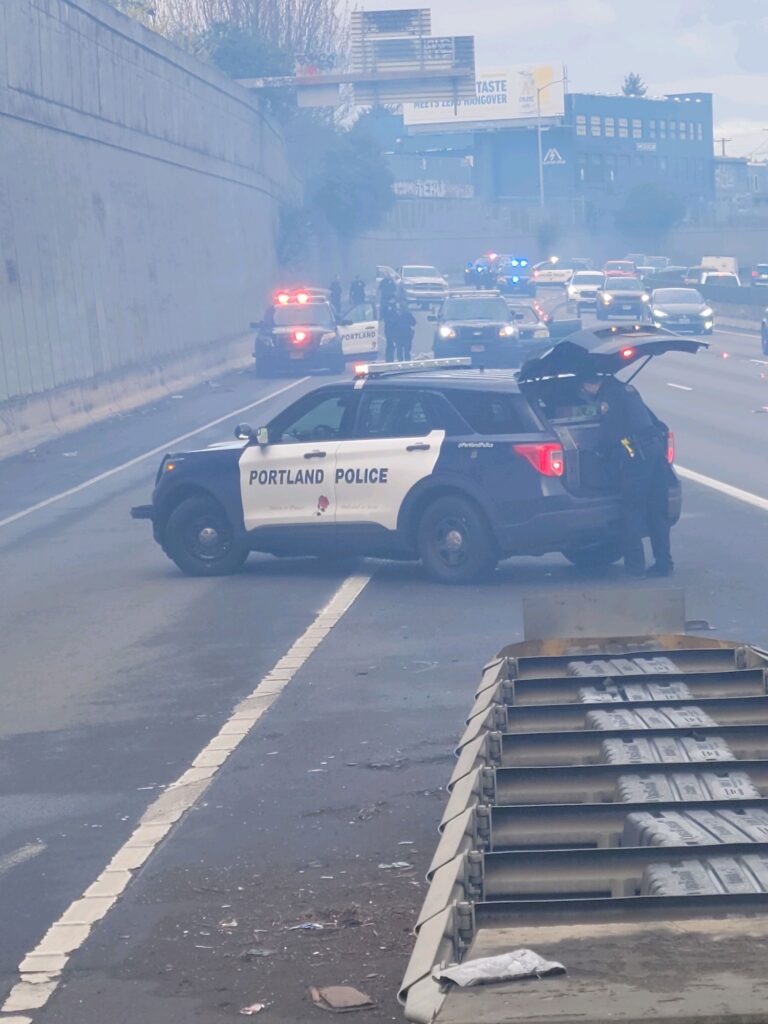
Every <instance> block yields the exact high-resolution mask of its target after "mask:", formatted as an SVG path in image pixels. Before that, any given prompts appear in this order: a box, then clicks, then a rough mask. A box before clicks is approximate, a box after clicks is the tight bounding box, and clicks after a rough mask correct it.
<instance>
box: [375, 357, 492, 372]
mask: <svg viewBox="0 0 768 1024" xmlns="http://www.w3.org/2000/svg"><path fill="white" fill-rule="evenodd" d="M471 366H472V360H471V359H469V358H467V357H466V356H454V357H453V358H450V359H413V360H411V361H410V362H402V363H358V365H357V366H356V367H355V376H356V377H383V376H385V375H386V374H388V373H420V372H421V371H422V370H458V369H466V368H468V367H471Z"/></svg>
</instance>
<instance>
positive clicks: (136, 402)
mask: <svg viewBox="0 0 768 1024" xmlns="http://www.w3.org/2000/svg"><path fill="white" fill-rule="evenodd" d="M251 339H252V335H251V333H248V334H242V335H238V336H237V337H236V338H231V339H229V340H227V341H224V342H221V341H220V342H216V343H214V344H213V345H206V346H205V347H204V348H202V349H196V350H194V351H193V352H191V353H188V354H186V355H183V356H180V357H177V358H176V359H171V360H167V361H165V362H162V363H155V364H153V365H152V366H141V367H133V368H131V369H128V370H125V371H123V372H121V373H118V374H114V375H111V376H109V377H103V378H97V379H95V380H89V381H82V382H80V383H77V384H69V385H66V386H64V387H61V388H56V389H54V390H52V391H47V392H43V393H41V394H39V395H30V396H29V397H27V398H23V399H16V400H13V401H10V402H6V403H3V404H2V405H0V459H2V458H8V457H9V456H11V455H18V454H19V453H21V452H24V451H27V450H29V449H30V448H34V447H35V446H36V445H39V444H43V443H44V442H46V441H51V440H54V439H56V438H58V437H62V436H64V435H66V434H70V433H72V432H73V431H76V430H82V429H83V428H84V427H88V426H92V425H93V424H94V423H100V422H101V421H102V420H105V419H109V418H110V417H112V416H119V415H121V414H124V413H127V412H130V411H132V410H133V409H137V408H139V407H140V406H142V405H147V404H149V403H150V402H156V401H157V400H158V399H160V398H167V397H168V396H169V395H171V394H174V393H175V392H177V391H179V390H181V389H183V388H186V387H191V386H193V385H195V384H199V383H200V382H201V381H202V380H206V379H210V378H213V377H219V376H221V375H222V374H225V373H228V372H229V371H231V370H238V369H242V368H243V367H245V366H248V365H249V363H250V362H251V358H252V356H251Z"/></svg>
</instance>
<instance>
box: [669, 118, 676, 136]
mask: <svg viewBox="0 0 768 1024" xmlns="http://www.w3.org/2000/svg"><path fill="white" fill-rule="evenodd" d="M669 137H670V139H677V121H670V122H669Z"/></svg>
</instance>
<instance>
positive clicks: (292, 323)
mask: <svg viewBox="0 0 768 1024" xmlns="http://www.w3.org/2000/svg"><path fill="white" fill-rule="evenodd" d="M273 308H274V324H275V327H299V326H301V327H333V326H334V324H333V316H332V315H331V310H330V307H329V306H328V305H327V304H326V303H324V302H318V303H316V304H314V303H307V305H305V306H298V305H297V306H274V307H273Z"/></svg>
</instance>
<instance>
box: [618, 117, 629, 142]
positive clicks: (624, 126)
mask: <svg viewBox="0 0 768 1024" xmlns="http://www.w3.org/2000/svg"><path fill="white" fill-rule="evenodd" d="M619 138H622V139H627V138H629V122H628V121H627V119H626V117H620V118H619Z"/></svg>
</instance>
